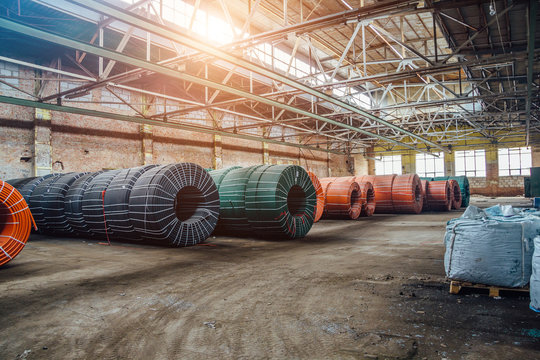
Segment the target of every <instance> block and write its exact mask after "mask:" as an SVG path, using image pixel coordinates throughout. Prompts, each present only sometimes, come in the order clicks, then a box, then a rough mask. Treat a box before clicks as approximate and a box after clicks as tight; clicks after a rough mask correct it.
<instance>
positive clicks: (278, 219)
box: [246, 165, 317, 239]
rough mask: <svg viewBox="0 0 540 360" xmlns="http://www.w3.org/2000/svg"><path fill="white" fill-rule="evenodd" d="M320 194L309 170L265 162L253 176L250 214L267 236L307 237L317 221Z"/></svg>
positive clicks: (248, 205)
mask: <svg viewBox="0 0 540 360" xmlns="http://www.w3.org/2000/svg"><path fill="white" fill-rule="evenodd" d="M316 203H317V196H316V194H315V187H314V186H313V183H312V181H311V179H310V178H309V175H308V174H307V172H306V171H305V170H304V169H303V168H302V167H300V166H297V165H264V166H261V167H259V168H257V169H256V170H255V171H253V173H251V175H250V176H249V181H248V184H247V188H246V215H247V218H248V220H249V224H250V226H251V228H252V229H253V230H254V231H255V232H256V233H258V234H261V235H263V236H266V237H273V238H276V239H280V238H283V237H287V238H289V239H295V238H301V237H304V236H305V235H306V234H307V233H308V232H309V230H310V229H311V227H312V225H313V220H314V213H315V206H316Z"/></svg>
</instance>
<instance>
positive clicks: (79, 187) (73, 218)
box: [64, 171, 103, 236]
mask: <svg viewBox="0 0 540 360" xmlns="http://www.w3.org/2000/svg"><path fill="white" fill-rule="evenodd" d="M102 172H103V171H98V172H93V173H89V174H86V175H83V176H81V177H80V178H78V179H77V180H75V181H74V182H73V184H71V186H70V187H69V190H68V191H67V193H66V196H65V200H64V214H65V215H66V218H67V220H68V224H69V226H70V227H71V229H72V230H73V231H74V232H76V233H77V234H80V235H85V236H89V235H91V234H92V232H91V230H90V227H88V225H87V224H86V222H85V221H84V215H83V212H82V200H83V196H84V192H85V191H86V189H87V188H88V185H90V182H91V181H92V180H93V179H94V178H95V177H96V176H98V175H99V174H101V173H102Z"/></svg>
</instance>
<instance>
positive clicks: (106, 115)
mask: <svg viewBox="0 0 540 360" xmlns="http://www.w3.org/2000/svg"><path fill="white" fill-rule="evenodd" d="M0 103H3V104H11V105H18V106H25V107H30V108H36V109H46V110H51V111H59V112H64V113H69V114H77V115H85V116H92V117H98V118H103V119H111V120H120V121H127V122H132V123H137V124H144V125H153V126H162V127H168V128H173V129H182V130H186V131H193V132H199V133H205V134H214V135H221V136H226V137H231V138H236V139H244V140H252V141H258V142H261V141H262V142H268V143H272V144H279V145H284V146H290V147H295V148H300V149H309V150H313V151H323V152H329V153H332V154H339V155H345V153H343V152H340V151H335V150H330V149H322V148H317V147H315V146H310V145H304V144H296V143H289V142H283V141H277V140H273V139H267V138H264V137H259V136H253V135H244V134H234V133H229V132H226V131H220V130H215V129H211V128H205V127H202V126H195V125H189V124H180V123H172V122H164V121H158V120H152V119H148V118H144V117H138V116H130V115H122V114H116V113H110V112H105V111H97V110H91V109H82V108H78V107H71V106H63V105H56V104H49V103H42V102H39V101H32V100H25V99H18V98H13V97H9V96H3V95H0Z"/></svg>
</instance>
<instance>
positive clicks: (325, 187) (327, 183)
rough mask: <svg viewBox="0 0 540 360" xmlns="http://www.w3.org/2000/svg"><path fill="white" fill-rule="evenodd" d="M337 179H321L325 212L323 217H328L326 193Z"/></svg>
mask: <svg viewBox="0 0 540 360" xmlns="http://www.w3.org/2000/svg"><path fill="white" fill-rule="evenodd" d="M336 179H337V177H327V178H319V182H320V183H321V188H322V190H323V193H324V210H323V217H324V216H326V192H327V191H328V186H330V184H331V183H333V182H334V180H336Z"/></svg>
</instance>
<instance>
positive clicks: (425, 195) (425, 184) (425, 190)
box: [420, 180, 429, 211]
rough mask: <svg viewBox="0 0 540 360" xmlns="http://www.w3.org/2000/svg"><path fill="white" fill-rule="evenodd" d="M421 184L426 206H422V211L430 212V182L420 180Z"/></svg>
mask: <svg viewBox="0 0 540 360" xmlns="http://www.w3.org/2000/svg"><path fill="white" fill-rule="evenodd" d="M420 183H421V184H422V198H423V199H424V204H423V206H422V210H424V211H426V210H428V198H427V192H428V186H429V181H427V180H420Z"/></svg>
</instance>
